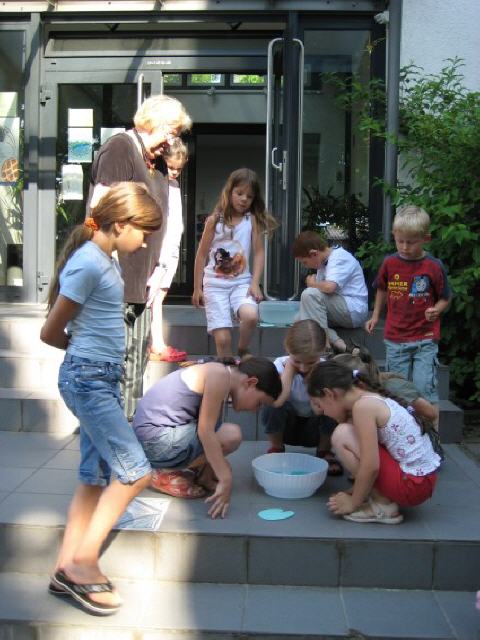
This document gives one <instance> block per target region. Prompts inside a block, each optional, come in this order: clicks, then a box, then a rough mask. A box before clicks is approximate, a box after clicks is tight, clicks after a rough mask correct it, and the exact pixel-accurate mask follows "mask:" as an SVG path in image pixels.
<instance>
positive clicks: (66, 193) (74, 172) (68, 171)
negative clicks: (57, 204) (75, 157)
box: [62, 164, 83, 200]
mask: <svg viewBox="0 0 480 640" xmlns="http://www.w3.org/2000/svg"><path fill="white" fill-rule="evenodd" d="M62 198H63V200H83V168H82V165H81V164H62Z"/></svg>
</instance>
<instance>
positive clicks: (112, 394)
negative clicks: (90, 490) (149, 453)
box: [58, 353, 151, 486]
mask: <svg viewBox="0 0 480 640" xmlns="http://www.w3.org/2000/svg"><path fill="white" fill-rule="evenodd" d="M122 376H123V366H122V365H120V364H117V363H113V362H99V361H94V360H90V359H88V358H81V357H79V356H73V355H70V354H69V353H67V354H65V359H64V361H63V363H62V364H61V366H60V371H59V374H58V388H59V390H60V394H61V396H62V398H63V400H64V401H65V404H66V405H67V407H68V408H69V409H70V411H71V412H72V413H73V414H74V415H75V416H76V417H77V418H78V420H79V422H80V456H81V461H80V469H79V480H80V482H82V484H87V485H97V486H98V485H99V486H105V485H107V484H108V482H109V481H110V477H111V475H113V476H115V477H116V478H117V479H118V480H119V481H120V482H121V483H123V484H129V483H132V482H135V481H136V480H139V479H140V478H143V477H144V476H146V475H147V474H148V473H150V471H151V468H150V464H149V462H148V460H147V458H146V457H145V453H144V452H143V449H142V446H141V445H140V443H139V442H138V440H137V438H136V436H135V433H134V431H133V429H132V427H131V426H130V424H129V423H128V421H127V419H126V417H125V414H124V413H123V408H122V401H121V396H120V384H119V383H120V380H121V378H122Z"/></svg>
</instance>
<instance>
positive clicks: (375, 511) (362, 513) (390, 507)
mask: <svg viewBox="0 0 480 640" xmlns="http://www.w3.org/2000/svg"><path fill="white" fill-rule="evenodd" d="M343 517H344V518H345V520H351V521H352V522H378V524H400V522H402V521H403V516H402V514H401V513H399V512H398V504H397V503H396V502H390V504H379V503H378V502H375V501H374V500H372V498H369V499H368V501H367V505H365V507H364V508H363V509H362V508H360V509H358V510H357V511H354V512H353V513H349V514H347V515H345V516H343Z"/></svg>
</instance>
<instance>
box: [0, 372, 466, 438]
mask: <svg viewBox="0 0 480 640" xmlns="http://www.w3.org/2000/svg"><path fill="white" fill-rule="evenodd" d="M155 364H157V363H155ZM160 364H164V363H160ZM153 382H154V380H152V379H151V378H150V379H149V381H148V384H147V385H146V386H145V390H146V389H147V388H148V387H149V386H150V385H151V384H152V383H153ZM439 406H440V427H439V428H440V438H441V440H442V442H443V443H445V444H448V443H453V442H460V441H461V439H462V433H463V411H462V410H461V409H460V408H459V407H457V406H456V405H454V404H453V402H450V401H449V400H440V403H439ZM0 416H1V418H0V431H25V432H43V433H58V434H69V433H73V431H74V430H75V429H76V428H77V427H78V421H77V419H76V418H75V416H73V415H72V414H71V413H70V411H69V410H68V409H67V408H66V406H65V404H64V402H63V400H62V399H61V397H60V395H59V393H58V392H57V391H55V390H47V389H9V388H0ZM227 419H228V420H230V421H231V422H235V423H236V424H239V425H240V426H241V428H242V433H243V439H244V440H262V439H263V438H264V437H265V434H264V433H263V428H262V426H261V424H260V420H259V417H258V413H255V414H254V413H250V412H245V411H242V412H238V411H234V410H233V409H232V408H231V407H230V408H229V409H228V411H227Z"/></svg>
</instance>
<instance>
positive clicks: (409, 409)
mask: <svg viewBox="0 0 480 640" xmlns="http://www.w3.org/2000/svg"><path fill="white" fill-rule="evenodd" d="M406 409H407V411H408V413H410V414H413V413H415V408H414V407H412V405H411V404H409V405H408V407H406Z"/></svg>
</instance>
